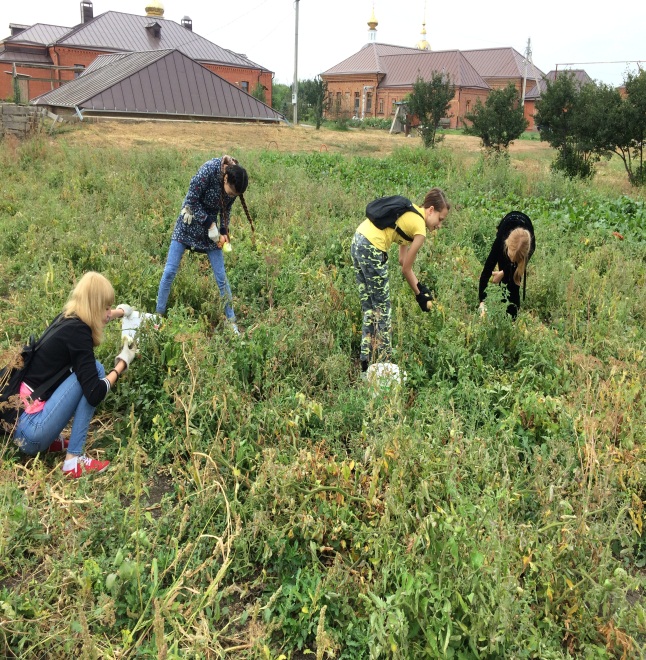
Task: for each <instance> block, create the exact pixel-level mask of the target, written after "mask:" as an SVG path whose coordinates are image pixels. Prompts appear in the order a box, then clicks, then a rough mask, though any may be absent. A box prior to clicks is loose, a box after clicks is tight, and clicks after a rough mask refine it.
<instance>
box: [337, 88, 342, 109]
mask: <svg viewBox="0 0 646 660" xmlns="http://www.w3.org/2000/svg"><path fill="white" fill-rule="evenodd" d="M342 97H343V94H342V93H341V92H337V93H336V110H337V112H338V111H339V110H341V99H342Z"/></svg>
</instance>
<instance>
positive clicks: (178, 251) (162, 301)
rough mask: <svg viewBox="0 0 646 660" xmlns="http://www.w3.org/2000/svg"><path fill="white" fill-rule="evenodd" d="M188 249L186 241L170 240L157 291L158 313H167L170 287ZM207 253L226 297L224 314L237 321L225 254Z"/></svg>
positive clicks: (221, 291) (221, 292)
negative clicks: (226, 269) (225, 264)
mask: <svg viewBox="0 0 646 660" xmlns="http://www.w3.org/2000/svg"><path fill="white" fill-rule="evenodd" d="M187 249H188V248H187V247H186V245H184V243H180V242H179V241H171V242H170V247H169V248H168V257H166V266H165V267H164V274H163V275H162V278H161V281H160V283H159V291H158V292H157V309H156V312H157V314H165V313H166V305H167V304H168V296H169V295H170V287H171V285H172V284H173V280H174V279H175V275H177V271H178V270H179V264H180V262H181V261H182V257H183V256H184V252H185V251H186V250H187ZM206 254H207V256H208V258H209V262H210V263H211V268H212V269H213V274H214V275H215V281H216V283H217V285H218V289H220V296H221V297H222V298H223V299H224V314H225V316H226V317H227V318H228V319H229V321H235V318H236V315H235V313H234V311H233V307H232V305H231V303H232V302H233V297H232V295H231V287H230V286H229V280H228V279H227V274H226V271H225V270H224V256H223V255H222V250H209V252H207V253H206Z"/></svg>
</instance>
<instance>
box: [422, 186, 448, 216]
mask: <svg viewBox="0 0 646 660" xmlns="http://www.w3.org/2000/svg"><path fill="white" fill-rule="evenodd" d="M422 206H423V207H424V208H425V209H427V208H429V207H431V206H432V207H433V208H434V209H435V210H436V211H443V210H444V209H449V210H451V205H450V204H449V203H448V201H447V200H446V195H445V194H444V191H443V190H442V189H441V188H431V189H430V190H429V191H428V192H427V193H426V197H424V202H423V204H422Z"/></svg>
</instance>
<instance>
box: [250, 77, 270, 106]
mask: <svg viewBox="0 0 646 660" xmlns="http://www.w3.org/2000/svg"><path fill="white" fill-rule="evenodd" d="M251 96H253V97H254V98H255V99H258V100H259V101H262V102H263V103H266V102H267V93H266V91H265V86H264V85H263V84H262V83H260V82H258V83H256V86H255V87H254V88H253V89H252V90H251Z"/></svg>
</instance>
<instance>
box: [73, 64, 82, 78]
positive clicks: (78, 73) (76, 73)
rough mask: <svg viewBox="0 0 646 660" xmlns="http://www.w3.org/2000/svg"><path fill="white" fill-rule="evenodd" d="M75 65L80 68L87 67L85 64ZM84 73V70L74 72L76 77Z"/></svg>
mask: <svg viewBox="0 0 646 660" xmlns="http://www.w3.org/2000/svg"><path fill="white" fill-rule="evenodd" d="M74 66H75V67H77V68H80V69H85V64H75V65H74ZM82 73H83V71H75V72H74V77H75V78H78V77H79V76H80V75H81V74H82Z"/></svg>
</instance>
